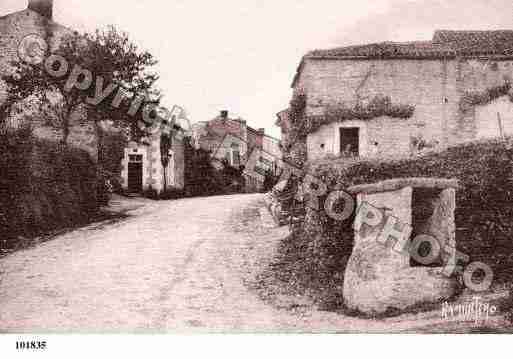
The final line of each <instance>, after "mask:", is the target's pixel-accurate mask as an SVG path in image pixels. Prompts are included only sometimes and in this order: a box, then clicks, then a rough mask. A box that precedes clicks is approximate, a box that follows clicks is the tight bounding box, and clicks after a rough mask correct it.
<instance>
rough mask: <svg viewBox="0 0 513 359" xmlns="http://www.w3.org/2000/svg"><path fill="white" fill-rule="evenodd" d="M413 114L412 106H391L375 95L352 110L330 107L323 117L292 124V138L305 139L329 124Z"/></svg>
mask: <svg viewBox="0 0 513 359" xmlns="http://www.w3.org/2000/svg"><path fill="white" fill-rule="evenodd" d="M414 112H415V106H413V105H403V104H393V103H392V100H391V99H390V97H389V96H380V95H377V96H375V97H374V98H373V99H372V100H370V102H369V103H368V104H366V105H363V104H361V103H358V104H356V105H355V106H354V107H352V108H350V107H346V106H343V105H340V106H331V107H328V108H327V110H326V112H325V114H324V115H321V116H306V117H305V118H304V119H303V120H302V121H296V122H294V123H293V125H292V126H293V128H292V132H293V137H294V138H305V137H306V136H307V135H308V134H310V133H312V132H315V131H317V130H318V129H319V128H320V127H321V126H324V125H328V124H330V123H335V122H343V121H349V120H361V121H369V120H372V119H374V118H377V117H381V116H388V117H392V118H401V119H408V118H410V117H411V116H413V113H414Z"/></svg>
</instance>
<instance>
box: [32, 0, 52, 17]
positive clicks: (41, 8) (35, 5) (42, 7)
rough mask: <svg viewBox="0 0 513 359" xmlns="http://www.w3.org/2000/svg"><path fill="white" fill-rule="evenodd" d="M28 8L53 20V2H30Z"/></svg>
mask: <svg viewBox="0 0 513 359" xmlns="http://www.w3.org/2000/svg"><path fill="white" fill-rule="evenodd" d="M28 8H29V9H30V10H32V11H35V12H37V13H38V14H39V15H42V16H44V17H46V18H47V19H48V20H52V17H53V0H29V4H28Z"/></svg>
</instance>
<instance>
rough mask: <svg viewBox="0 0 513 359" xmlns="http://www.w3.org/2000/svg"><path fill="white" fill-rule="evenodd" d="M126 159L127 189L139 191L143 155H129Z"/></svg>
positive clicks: (141, 185)
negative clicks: (127, 160)
mask: <svg viewBox="0 0 513 359" xmlns="http://www.w3.org/2000/svg"><path fill="white" fill-rule="evenodd" d="M128 159H129V162H128V191H129V192H131V193H140V192H142V189H143V181H142V176H143V156H142V155H129V157H128Z"/></svg>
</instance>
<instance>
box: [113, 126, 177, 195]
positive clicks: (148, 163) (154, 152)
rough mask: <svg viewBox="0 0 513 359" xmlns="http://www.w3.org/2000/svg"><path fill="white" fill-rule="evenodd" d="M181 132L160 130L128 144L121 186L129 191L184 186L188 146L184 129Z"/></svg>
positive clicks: (123, 161)
mask: <svg viewBox="0 0 513 359" xmlns="http://www.w3.org/2000/svg"><path fill="white" fill-rule="evenodd" d="M174 130H175V131H178V132H179V135H178V136H177V135H173V134H171V135H163V134H162V133H161V132H160V131H159V132H158V133H156V134H154V135H151V136H149V137H148V138H145V139H142V140H140V141H138V142H134V141H132V142H130V143H129V144H128V146H127V147H126V148H125V153H124V157H123V160H122V165H121V178H122V188H123V190H124V191H125V192H128V193H142V192H143V191H147V190H150V189H152V190H154V191H155V192H156V193H158V194H161V193H164V192H166V191H168V190H183V189H184V186H185V183H184V182H185V181H184V172H185V147H184V140H183V138H184V136H183V129H181V128H175V129H174Z"/></svg>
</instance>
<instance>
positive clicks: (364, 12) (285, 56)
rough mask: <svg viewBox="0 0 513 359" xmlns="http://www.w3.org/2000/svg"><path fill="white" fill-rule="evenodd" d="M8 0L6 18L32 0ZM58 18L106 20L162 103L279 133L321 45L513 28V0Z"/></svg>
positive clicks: (97, 12) (313, 0) (194, 8)
mask: <svg viewBox="0 0 513 359" xmlns="http://www.w3.org/2000/svg"><path fill="white" fill-rule="evenodd" d="M26 4H27V1H25V0H1V4H0V16H1V15H3V14H7V13H10V12H13V11H16V10H21V9H23V8H25V7H26ZM54 4H55V13H54V17H55V20H56V21H57V22H60V23H62V24H63V25H66V26H69V27H72V28H74V29H76V30H78V31H81V32H83V31H92V30H94V29H95V28H97V27H104V26H106V25H109V24H114V25H116V26H117V27H118V28H119V29H121V30H124V31H127V32H128V33H129V34H130V36H131V37H132V38H133V40H134V41H135V42H136V43H138V44H139V45H140V46H141V47H144V48H145V49H147V50H149V51H150V52H152V53H153V54H154V55H155V56H156V58H157V59H158V60H159V61H160V64H159V66H158V72H159V73H160V75H161V79H160V81H159V87H160V88H161V89H162V90H163V91H164V94H165V98H164V104H165V105H167V106H172V105H173V104H179V105H182V106H184V107H185V108H186V109H187V112H188V113H189V115H190V118H191V120H192V121H193V122H197V121H204V120H209V119H211V118H213V117H215V116H216V115H217V113H218V112H219V110H222V109H227V110H229V111H230V112H231V113H234V114H236V115H238V116H242V117H243V118H245V119H246V120H247V121H248V122H249V124H250V125H251V126H253V127H255V128H258V127H265V128H266V131H267V133H270V134H272V135H278V134H279V129H277V128H276V127H274V122H275V114H276V113H277V112H278V111H280V110H282V109H285V108H286V107H287V106H288V101H289V100H290V97H291V89H290V84H291V81H292V78H293V76H294V73H295V70H296V67H297V65H298V63H299V61H300V59H301V56H302V55H303V54H305V53H306V52H307V51H309V50H312V49H315V48H326V47H335V46H344V45H349V44H357V43H366V42H376V41H407V40H428V39H430V38H431V36H432V33H433V31H434V30H435V29H504V28H510V29H513V2H512V1H511V0H491V1H490V0H450V1H438V0H428V1H405V0H372V1H371V0H359V1H322V0H252V1H249V0H239V1H235V0H216V1H208V0H137V1H136V0H55V1H54Z"/></svg>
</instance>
